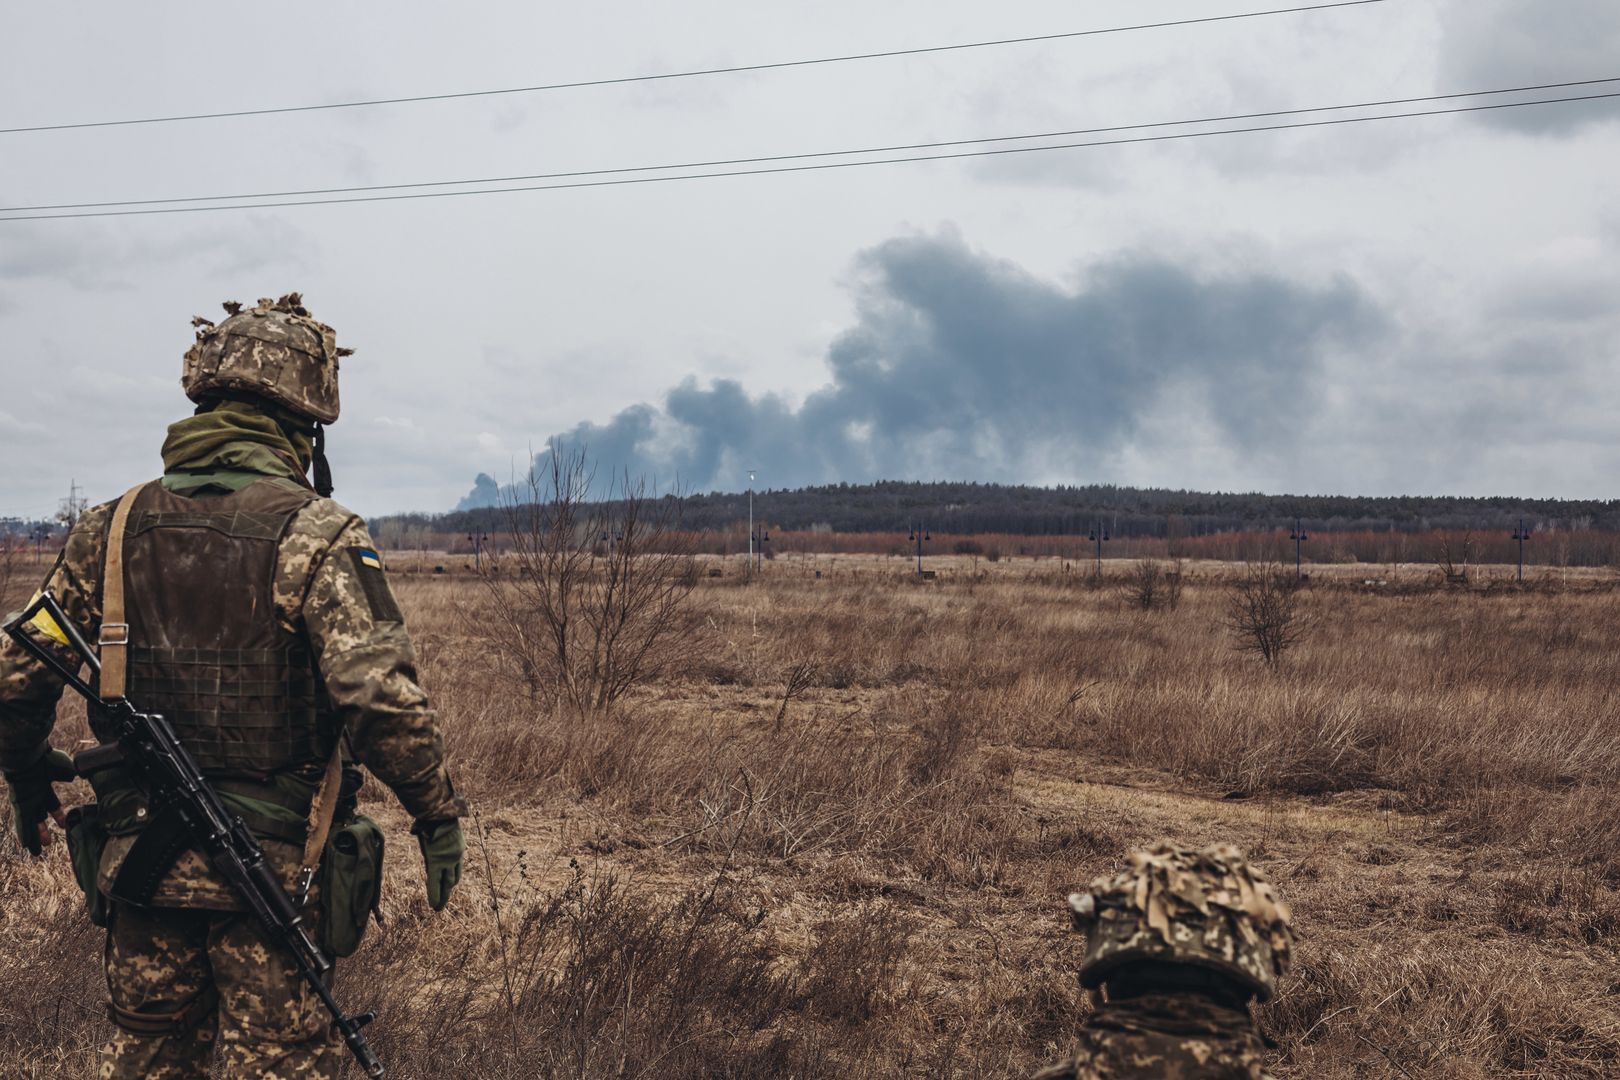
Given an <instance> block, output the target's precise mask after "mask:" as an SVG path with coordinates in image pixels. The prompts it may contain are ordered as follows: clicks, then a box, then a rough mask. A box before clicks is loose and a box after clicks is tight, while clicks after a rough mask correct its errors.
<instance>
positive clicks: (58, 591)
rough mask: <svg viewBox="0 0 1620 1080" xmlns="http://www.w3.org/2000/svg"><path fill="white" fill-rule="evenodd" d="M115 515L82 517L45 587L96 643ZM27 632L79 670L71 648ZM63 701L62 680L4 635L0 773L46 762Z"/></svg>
mask: <svg viewBox="0 0 1620 1080" xmlns="http://www.w3.org/2000/svg"><path fill="white" fill-rule="evenodd" d="M111 512H112V507H111V505H110V504H109V505H106V506H97V507H95V508H93V509H91V510H87V511H85V513H83V514H82V515H80V517H79V520H78V523H77V524H75V525H74V527H73V530H72V531H71V532H69V533H68V538H67V542H66V543H65V544H64V545H63V547H62V553H61V555H59V556H58V557H57V560H56V564H55V565H54V566H52V567H51V571H50V573H49V574H47V575H46V577H45V581H44V584H43V586H42V587H43V588H47V589H50V590H51V592H52V593H53V594H54V595H55V596H56V599H57V600H58V601H59V602H60V603H61V605H62V609H63V611H65V612H66V613H67V616H68V618H69V619H70V620H72V622H73V624H74V626H75V627H77V628H78V630H79V631H80V632H81V633H82V634H84V635H85V637H87V638H89V639H90V640H91V641H95V640H96V637H97V633H98V631H99V629H100V627H101V599H100V595H99V594H100V589H99V587H98V586H99V584H100V581H101V563H102V552H103V549H104V547H105V545H106V533H107V518H108V515H109V514H110V513H111ZM26 632H27V633H29V634H31V635H32V636H33V637H34V639H35V640H36V641H38V642H40V643H41V644H42V645H45V646H46V647H47V648H50V649H52V650H55V651H58V652H60V654H61V657H62V659H63V661H64V662H65V663H67V664H68V666H70V667H77V666H78V664H79V661H78V660H77V658H74V657H73V656H72V653H71V650H69V649H68V648H67V647H66V646H63V645H60V644H59V643H58V642H55V641H53V640H51V639H50V638H48V637H47V636H46V635H45V634H44V633H42V632H40V631H38V630H35V629H32V628H31V629H29V630H28V631H26ZM61 696H62V680H61V679H59V678H57V677H56V675H54V674H52V672H51V670H50V669H49V668H48V667H46V666H45V665H44V664H42V663H40V662H39V661H38V660H35V659H34V658H33V657H32V656H29V655H28V653H27V652H25V651H24V650H23V648H22V647H21V646H19V645H18V644H17V643H16V642H15V641H13V640H11V637H10V635H7V634H0V770H3V771H6V772H16V771H19V770H22V769H26V768H29V767H30V766H32V765H33V764H34V763H35V762H37V761H38V760H39V759H40V758H41V757H42V756H44V754H45V750H46V741H47V740H48V739H49V738H50V734H51V728H52V727H53V726H55V724H56V703H57V700H58V699H59V698H60V697H61Z"/></svg>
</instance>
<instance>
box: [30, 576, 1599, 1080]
mask: <svg viewBox="0 0 1620 1080" xmlns="http://www.w3.org/2000/svg"><path fill="white" fill-rule="evenodd" d="M818 569H819V570H821V571H822V572H823V576H822V577H820V578H819V579H818V578H817V577H815V576H814V573H815V571H816V570H818ZM1222 573H1223V571H1222V570H1221V568H1219V567H1217V566H1214V565H1212V564H1188V565H1187V566H1186V567H1185V573H1184V578H1183V585H1182V593H1181V595H1180V598H1179V601H1180V602H1179V604H1177V605H1176V606H1175V607H1173V608H1169V607H1162V606H1155V607H1152V608H1149V609H1147V610H1143V607H1142V606H1141V605H1140V604H1139V603H1135V602H1133V600H1132V597H1131V595H1130V591H1129V590H1128V589H1124V588H1105V589H1091V588H1087V587H1085V585H1084V582H1083V579H1082V578H1081V577H1080V576H1079V575H1078V574H1075V573H1069V574H1065V573H1064V572H1063V570H1062V564H1061V563H1060V562H1058V561H1057V560H1047V561H1043V562H1033V561H1031V560H1002V561H1001V562H998V563H997V564H996V565H995V566H994V567H993V568H988V567H985V566H981V565H976V564H975V563H970V562H966V561H963V562H962V563H961V564H960V566H959V567H958V568H957V572H955V573H948V574H946V575H944V576H942V577H941V579H940V580H938V581H932V582H919V581H917V580H915V577H914V575H908V574H905V573H903V572H902V571H901V566H900V564H899V563H897V562H894V561H888V560H883V559H881V558H869V559H862V558H859V557H853V556H843V557H839V560H837V561H831V560H828V559H826V558H822V559H819V560H814V561H812V560H810V559H803V560H801V559H798V558H796V557H792V558H782V559H778V560H775V562H774V563H773V565H771V566H770V567H769V568H768V570H767V571H766V573H765V574H764V576H763V578H762V579H761V580H759V581H758V582H756V583H755V584H753V585H750V586H745V585H743V584H742V583H741V581H740V580H739V579H738V578H737V577H736V576H735V575H733V576H727V577H722V578H719V579H711V578H708V577H703V578H701V579H700V583H699V586H698V588H697V590H696V592H695V593H694V595H693V598H692V601H691V605H692V606H691V609H690V614H691V615H692V616H693V618H694V624H693V625H694V628H696V629H700V630H701V632H702V634H703V635H705V640H706V641H708V642H709V643H710V644H709V646H708V649H707V652H706V655H705V656H704V657H703V659H702V660H701V662H700V663H698V664H696V665H694V666H693V667H692V668H690V669H689V670H687V671H686V672H684V673H683V674H682V675H681V676H680V677H678V678H674V677H666V678H664V679H661V680H659V681H657V682H656V683H654V684H652V685H651V686H650V687H648V688H646V689H643V690H641V691H637V692H636V693H635V694H633V695H631V696H630V697H629V698H628V699H627V700H626V701H624V702H621V704H620V706H619V708H618V709H617V710H616V711H615V712H614V714H613V715H611V716H606V717H603V716H584V717H582V716H579V715H577V714H575V713H572V712H569V711H566V710H542V709H538V708H537V707H536V706H534V705H532V704H530V703H529V702H528V701H527V700H523V699H522V696H521V695H513V694H512V693H511V692H510V690H509V688H508V685H507V684H504V683H503V682H501V681H499V680H493V679H491V678H489V677H488V672H489V656H488V655H487V650H486V649H485V647H483V646H481V645H480V644H479V643H478V641H477V640H476V639H475V638H474V637H473V636H471V635H469V634H468V633H467V631H466V629H465V628H466V626H467V625H468V623H467V620H468V619H469V618H472V619H476V618H477V617H478V612H477V610H476V606H477V605H479V604H481V603H486V602H487V600H486V599H485V596H486V594H484V593H483V592H481V590H479V589H478V588H477V586H476V583H474V582H472V581H469V580H467V579H463V578H453V577H452V578H443V577H433V576H431V575H429V576H425V577H406V578H404V579H403V580H401V581H400V583H399V592H400V598H401V602H402V604H403V606H404V607H405V609H406V611H407V614H408V616H409V618H410V621H411V625H412V629H413V632H414V634H415V636H416V637H417V639H418V643H419V648H420V651H421V654H422V661H423V673H424V679H425V681H426V682H427V684H428V686H429V688H430V690H431V691H432V692H433V693H434V695H435V697H436V699H437V700H438V702H439V706H440V709H441V713H442V717H443V724H444V728H445V732H446V735H447V739H448V742H449V746H450V750H451V753H452V754H453V756H454V759H455V760H454V768H455V771H456V775H457V779H458V783H459V785H460V786H461V787H462V788H463V789H464V790H465V791H466V793H467V794H468V795H469V797H470V798H471V800H472V802H473V803H474V805H475V806H476V807H477V809H478V820H477V822H476V825H470V829H469V831H470V834H471V850H470V853H469V867H468V873H467V875H466V877H465V878H464V880H463V886H462V889H461V891H460V892H459V893H458V895H457V897H456V899H455V902H454V903H453V904H452V906H451V908H450V909H449V910H448V911H447V912H445V913H443V914H440V915H436V916H435V915H432V914H431V913H430V912H428V910H427V908H426V904H425V900H424V898H423V896H422V895H421V894H422V887H421V883H420V870H419V867H418V866H417V865H416V860H415V853H414V850H413V845H412V844H411V843H410V841H409V838H408V837H407V836H406V834H405V830H406V827H407V822H406V821H405V820H404V819H403V817H402V816H401V815H399V814H398V812H397V811H395V810H393V809H391V808H390V809H387V810H385V811H384V812H382V813H380V814H379V817H380V819H381V820H382V821H383V822H384V825H385V827H386V828H387V829H389V830H390V831H391V832H392V833H393V841H394V842H393V844H392V845H391V846H392V850H393V851H395V852H397V853H400V854H398V855H397V857H396V858H395V859H394V861H393V864H392V865H391V867H390V869H389V874H388V883H387V885H388V887H387V892H386V894H385V900H384V914H385V917H386V920H387V921H386V923H385V925H384V927H383V928H382V929H381V930H380V931H375V932H374V936H373V937H372V938H371V940H370V941H368V943H367V945H366V947H365V948H364V949H363V950H362V952H361V954H360V955H359V956H358V957H356V958H355V959H354V961H352V962H350V963H349V964H348V965H347V967H346V969H345V974H344V976H343V977H342V978H341V979H340V987H341V989H342V993H343V996H344V997H345V999H346V1000H348V1001H350V1002H352V1003H353V1004H354V1006H355V1007H368V1006H376V1007H377V1008H378V1009H379V1010H380V1011H381V1012H382V1014H383V1018H382V1019H381V1020H380V1021H379V1022H378V1024H377V1025H376V1027H375V1028H373V1029H372V1031H373V1032H374V1039H375V1042H376V1044H377V1046H378V1049H379V1051H380V1052H381V1053H382V1054H383V1055H384V1057H385V1060H387V1061H388V1062H389V1064H390V1065H391V1075H394V1076H399V1077H402V1078H409V1077H430V1076H439V1075H471V1076H479V1077H508V1076H510V1077H520V1076H524V1077H526V1076H536V1075H538V1076H559V1077H607V1076H616V1077H619V1076H622V1077H638V1076H646V1077H650V1076H659V1077H698V1076H730V1077H752V1076H796V1077H833V1076H851V1075H853V1076H887V1075H919V1076H960V1077H979V1076H984V1077H990V1076H997V1077H1000V1076H1016V1075H1022V1074H1023V1073H1025V1072H1026V1071H1027V1070H1029V1069H1030V1068H1031V1067H1033V1066H1034V1065H1035V1064H1036V1063H1038V1062H1040V1061H1042V1060H1045V1059H1048V1058H1050V1057H1052V1056H1055V1054H1056V1052H1057V1049H1058V1048H1059V1047H1060V1046H1061V1045H1062V1044H1063V1042H1064V1040H1065V1037H1066V1035H1067V1033H1068V1032H1069V1031H1071V1030H1072V1028H1073V1027H1074V1025H1075V1024H1076V1023H1077V1021H1078V1018H1079V1017H1080V1015H1081V1013H1082V1010H1083V1008H1084V1006H1083V1004H1082V1001H1081V997H1080V995H1079V993H1078V992H1077V989H1076V986H1075V983H1074V979H1073V967H1074V964H1075V961H1076V959H1077V956H1078V952H1079V946H1080V942H1079V941H1078V940H1076V939H1074V938H1073V937H1072V936H1071V935H1069V934H1068V932H1067V930H1066V927H1065V921H1064V918H1063V908H1062V896H1063V895H1064V893H1065V892H1067V891H1068V890H1069V889H1071V888H1073V887H1074V886H1076V885H1077V884H1079V883H1081V882H1083V881H1084V880H1086V879H1088V878H1089V877H1091V876H1093V875H1095V874H1097V873H1100V872H1102V871H1104V870H1106V869H1110V868H1112V867H1114V866H1115V865H1116V864H1117V863H1118V862H1119V860H1120V858H1121V856H1122V855H1123V853H1124V851H1125V850H1126V849H1127V848H1128V847H1130V846H1134V845H1138V844H1142V843H1146V842H1150V841H1152V840H1154V839H1158V838H1161V837H1169V838H1173V839H1176V840H1179V841H1184V842H1191V843H1205V842H1212V841H1215V840H1231V841H1234V842H1236V843H1238V844H1240V845H1242V846H1244V847H1245V848H1247V849H1248V850H1249V851H1250V853H1251V854H1252V855H1253V856H1254V857H1255V858H1256V859H1257V860H1258V861H1259V863H1260V864H1261V865H1262V866H1263V867H1264V868H1265V869H1266V870H1267V872H1268V873H1270V874H1271V875H1272V876H1273V877H1274V878H1275V879H1276V880H1277V881H1278V882H1279V883H1280V887H1281V889H1282V890H1283V892H1284V894H1285V896H1286V897H1287V898H1288V899H1289V900H1290V901H1291V902H1292V903H1293V905H1294V908H1295V911H1296V913H1297V916H1298V925H1299V931H1300V947H1299V954H1298V956H1299V963H1298V968H1297V970H1296V971H1295V973H1294V974H1293V975H1292V976H1291V977H1290V978H1289V980H1288V981H1287V983H1286V984H1285V988H1284V992H1283V995H1282V997H1281V999H1280V1000H1279V1001H1278V1002H1277V1003H1276V1004H1274V1005H1272V1006H1270V1007H1268V1008H1266V1009H1264V1010H1262V1011H1261V1018H1262V1023H1263V1025H1264V1027H1265V1029H1266V1031H1267V1032H1268V1034H1269V1035H1270V1036H1271V1037H1272V1038H1274V1039H1276V1040H1277V1042H1278V1044H1279V1049H1278V1057H1277V1067H1276V1071H1277V1073H1278V1074H1279V1075H1280V1076H1283V1077H1304V1076H1311V1077H1313V1078H1316V1077H1320V1078H1323V1080H1338V1078H1350V1077H1364V1076H1405V1077H1435V1078H1438V1077H1485V1076H1538V1077H1601V1076H1612V1075H1615V1074H1616V1071H1617V1064H1616V1063H1617V1062H1620V976H1617V975H1616V970H1617V969H1616V960H1617V959H1620V957H1617V955H1616V952H1617V948H1616V946H1617V943H1620V937H1617V934H1620V785H1617V782H1616V777H1617V776H1620V772H1617V766H1620V721H1617V720H1616V717H1615V711H1614V706H1615V689H1614V687H1615V685H1616V681H1615V678H1614V666H1613V665H1614V661H1613V659H1612V657H1613V656H1614V655H1615V653H1616V651H1617V649H1620V626H1617V625H1616V622H1615V620H1614V619H1613V617H1612V615H1611V613H1610V607H1611V604H1612V596H1611V594H1610V593H1609V592H1608V590H1607V589H1606V588H1600V587H1598V582H1599V579H1597V578H1595V577H1593V578H1590V579H1588V580H1589V582H1590V583H1591V587H1589V588H1586V589H1584V590H1580V589H1576V590H1569V591H1564V590H1559V589H1552V588H1542V589H1530V590H1522V591H1521V590H1516V589H1507V588H1490V589H1486V588H1482V587H1480V586H1479V583H1480V582H1483V581H1485V580H1487V579H1488V577H1489V574H1488V573H1486V574H1481V575H1479V576H1478V577H1476V586H1475V587H1473V588H1463V589H1439V588H1430V587H1426V586H1420V585H1417V584H1416V583H1415V582H1414V583H1412V584H1411V586H1410V587H1403V588H1397V587H1393V586H1390V587H1380V588H1372V587H1362V586H1361V584H1360V580H1359V579H1358V578H1351V577H1346V578H1344V579H1343V580H1341V581H1338V582H1334V581H1331V580H1328V579H1327V578H1326V576H1324V575H1322V574H1318V576H1317V580H1316V581H1315V582H1314V583H1313V584H1312V585H1310V586H1308V587H1307V588H1305V589H1304V590H1303V591H1302V592H1301V593H1300V600H1299V602H1300V604H1301V605H1302V606H1303V608H1304V614H1305V615H1306V616H1307V617H1308V618H1309V619H1310V620H1311V626H1312V631H1311V634H1310V635H1309V636H1308V637H1306V638H1304V639H1302V640H1301V641H1300V642H1299V643H1298V644H1297V645H1295V647H1294V648H1293V649H1291V650H1290V651H1289V652H1288V653H1287V654H1286V655H1285V656H1284V657H1283V658H1282V660H1281V662H1280V663H1279V664H1278V665H1277V666H1276V667H1275V668H1272V667H1270V666H1268V665H1266V664H1264V663H1262V662H1260V661H1259V660H1258V659H1257V658H1255V657H1252V656H1249V655H1245V654H1244V653H1242V652H1240V651H1238V650H1237V649H1235V648H1234V647H1233V643H1232V639H1231V636H1230V634H1229V633H1228V632H1227V631H1226V630H1225V629H1224V627H1223V625H1222V623H1223V617H1224V615H1225V612H1226V610H1227V606H1228V603H1229V600H1228V590H1229V585H1228V584H1227V583H1226V582H1225V581H1224V580H1223V579H1222ZM789 705H791V707H789ZM369 794H370V795H371V796H372V797H373V800H374V805H377V804H379V803H381V800H382V799H383V797H384V793H381V792H379V791H376V790H372V791H371V792H369ZM381 804H382V805H385V806H386V803H381ZM72 888H73V886H72V879H71V876H70V874H69V872H68V868H67V866H66V861H65V859H63V858H62V857H61V852H60V849H57V850H55V851H54V852H53V853H52V857H51V858H50V859H47V860H44V861H42V862H35V861H25V860H23V859H21V858H20V856H19V854H18V852H17V849H16V847H15V845H14V843H13V842H12V841H11V840H10V838H9V833H8V835H7V838H6V839H4V840H0V904H3V907H0V979H3V980H4V982H5V985H6V986H8V987H9V988H10V989H8V991H7V993H5V994H4V995H0V1060H4V1061H6V1062H8V1063H9V1062H22V1063H24V1064H23V1065H22V1072H23V1074H24V1075H39V1076H65V1077H77V1076H88V1075H91V1074H92V1072H93V1068H92V1061H93V1047H94V1046H95V1044H96V1043H97V1042H98V1041H99V1040H100V1039H101V1038H102V1037H103V1036H104V1035H105V1021H103V1020H102V1019H100V1016H99V1011H98V1002H99V998H100V994H101V990H100V986H99V974H98V970H97V969H98V963H97V958H98V952H99V949H98V942H97V939H96V936H95V934H94V933H93V932H92V931H91V930H90V928H89V927H88V926H87V925H85V924H83V922H82V920H81V919H80V918H79V915H78V908H77V901H76V898H75V896H74V894H73V892H72ZM9 1070H10V1066H9V1065H8V1067H7V1074H8V1075H10V1071H9Z"/></svg>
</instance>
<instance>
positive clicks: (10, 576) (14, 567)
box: [0, 532, 24, 613]
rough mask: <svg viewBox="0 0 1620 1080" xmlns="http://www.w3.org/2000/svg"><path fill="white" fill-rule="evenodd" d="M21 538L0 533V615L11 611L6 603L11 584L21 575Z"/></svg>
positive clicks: (22, 545) (22, 547) (8, 533)
mask: <svg viewBox="0 0 1620 1080" xmlns="http://www.w3.org/2000/svg"><path fill="white" fill-rule="evenodd" d="M23 550H24V544H23V538H22V537H21V536H19V535H17V534H16V533H10V532H0V613H3V612H6V611H9V610H11V609H10V608H9V607H8V606H7V601H8V599H9V598H10V596H11V586H12V583H13V582H15V581H16V580H17V578H18V577H19V576H20V575H21V574H22V569H23Z"/></svg>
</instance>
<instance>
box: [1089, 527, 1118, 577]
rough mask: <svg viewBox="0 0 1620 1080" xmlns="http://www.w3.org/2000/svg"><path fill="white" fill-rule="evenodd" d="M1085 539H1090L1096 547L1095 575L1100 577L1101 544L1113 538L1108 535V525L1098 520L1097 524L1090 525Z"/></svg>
mask: <svg viewBox="0 0 1620 1080" xmlns="http://www.w3.org/2000/svg"><path fill="white" fill-rule="evenodd" d="M1086 539H1087V540H1090V541H1091V542H1092V544H1093V545H1094V546H1095V547H1096V549H1097V554H1096V567H1097V576H1098V577H1099V578H1100V577H1102V546H1103V545H1104V544H1106V543H1107V542H1108V541H1109V540H1111V539H1113V537H1111V536H1109V535H1108V526H1106V525H1104V524H1102V523H1101V522H1099V523H1098V524H1096V525H1094V526H1092V528H1091V533H1090V535H1088V536H1087V537H1086Z"/></svg>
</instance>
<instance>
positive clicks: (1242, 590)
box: [1226, 563, 1306, 667]
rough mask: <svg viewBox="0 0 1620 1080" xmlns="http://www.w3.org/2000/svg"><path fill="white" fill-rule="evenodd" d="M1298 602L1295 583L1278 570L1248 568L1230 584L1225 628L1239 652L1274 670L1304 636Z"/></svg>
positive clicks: (1304, 624) (1272, 566)
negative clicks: (1253, 657) (1257, 659)
mask: <svg viewBox="0 0 1620 1080" xmlns="http://www.w3.org/2000/svg"><path fill="white" fill-rule="evenodd" d="M1299 600H1300V590H1299V586H1298V583H1297V582H1296V581H1294V580H1293V579H1292V578H1289V577H1288V576H1287V575H1286V574H1285V573H1284V572H1283V571H1282V570H1281V569H1280V568H1279V567H1277V566H1275V565H1272V564H1269V563H1267V564H1259V565H1256V566H1251V567H1249V568H1248V569H1247V570H1246V571H1245V572H1244V574H1243V576H1242V577H1240V578H1239V579H1238V580H1237V581H1236V582H1235V583H1233V585H1232V591H1231V596H1230V598H1229V599H1228V602H1227V609H1226V625H1227V628H1228V629H1229V630H1231V632H1232V633H1233V635H1234V636H1236V638H1237V646H1238V648H1239V649H1242V650H1244V651H1246V652H1253V653H1257V654H1258V655H1259V656H1260V658H1261V659H1262V660H1264V661H1265V662H1266V663H1267V664H1269V665H1271V666H1272V667H1276V666H1277V664H1278V662H1279V661H1281V660H1282V656H1283V653H1285V652H1287V651H1288V650H1289V649H1290V648H1292V647H1293V646H1294V645H1295V644H1297V643H1298V642H1299V639H1300V638H1301V637H1302V636H1303V635H1304V633H1305V630H1306V623H1305V619H1304V613H1303V611H1302V610H1301V606H1300V602H1299Z"/></svg>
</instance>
